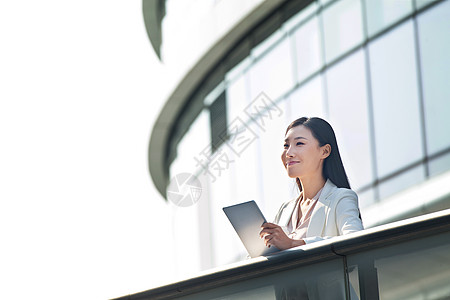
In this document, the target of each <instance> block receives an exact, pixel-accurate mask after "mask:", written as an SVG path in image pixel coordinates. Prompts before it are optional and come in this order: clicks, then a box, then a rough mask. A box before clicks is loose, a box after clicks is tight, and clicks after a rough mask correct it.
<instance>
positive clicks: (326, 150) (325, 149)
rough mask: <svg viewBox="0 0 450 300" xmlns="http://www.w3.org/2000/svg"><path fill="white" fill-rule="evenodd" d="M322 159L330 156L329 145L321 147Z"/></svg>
mask: <svg viewBox="0 0 450 300" xmlns="http://www.w3.org/2000/svg"><path fill="white" fill-rule="evenodd" d="M321 148H322V158H323V159H325V158H327V157H328V156H330V154H331V146H330V144H326V145H323V146H322V147H321Z"/></svg>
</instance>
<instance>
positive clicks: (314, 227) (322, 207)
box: [306, 179, 336, 237]
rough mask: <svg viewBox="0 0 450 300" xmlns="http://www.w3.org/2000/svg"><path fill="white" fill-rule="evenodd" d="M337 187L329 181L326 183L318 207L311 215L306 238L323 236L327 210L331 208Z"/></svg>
mask: <svg viewBox="0 0 450 300" xmlns="http://www.w3.org/2000/svg"><path fill="white" fill-rule="evenodd" d="M335 188H336V186H335V185H334V184H333V183H332V182H331V181H330V180H329V179H328V180H327V181H326V182H325V185H324V187H323V190H322V193H321V194H320V197H319V199H318V200H317V203H316V206H315V207H314V210H313V212H312V214H311V219H310V221H309V226H308V230H307V232H306V237H312V236H322V232H323V229H324V228H325V219H326V216H327V213H328V212H327V210H328V208H329V203H330V199H329V196H330V195H331V194H332V192H333V190H334V189H335Z"/></svg>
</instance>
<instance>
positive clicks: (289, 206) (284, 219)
mask: <svg viewBox="0 0 450 300" xmlns="http://www.w3.org/2000/svg"><path fill="white" fill-rule="evenodd" d="M296 203H297V199H294V200H291V201H289V202H288V203H286V205H285V206H284V207H283V212H290V213H283V212H282V213H281V216H280V220H278V222H276V223H277V224H280V225H281V226H287V225H288V224H289V221H290V220H291V218H292V214H293V213H294V208H295V204H296Z"/></svg>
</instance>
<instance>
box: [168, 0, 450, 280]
mask: <svg viewBox="0 0 450 300" xmlns="http://www.w3.org/2000/svg"><path fill="white" fill-rule="evenodd" d="M449 28H450V1H438V2H435V1H419V0H416V1H412V0H411V1H407V0H404V1H388V0H383V1H370V0H339V1H336V0H335V1H332V0H330V1H325V0H321V1H314V2H313V3H311V4H310V5H309V6H308V7H307V8H305V9H304V10H302V11H300V12H298V14H297V15H294V16H293V17H292V18H291V19H290V20H288V21H287V22H286V23H284V24H283V25H282V26H281V27H280V28H275V29H274V33H273V34H272V35H271V36H270V37H269V38H268V39H266V40H265V41H263V42H262V43H261V44H260V45H258V46H257V47H255V48H254V49H252V50H251V51H250V55H249V56H248V57H246V58H245V59H244V60H242V62H241V63H239V64H238V65H237V66H235V67H233V68H232V69H230V70H228V72H227V73H226V75H225V76H224V78H223V81H222V82H221V89H222V91H223V93H219V94H220V95H222V97H223V95H224V96H225V101H226V110H227V111H226V114H227V118H226V120H227V122H228V130H229V129H230V128H237V129H236V130H235V131H230V132H228V134H227V135H226V136H223V144H222V146H221V147H220V148H219V149H218V150H217V151H218V153H220V154H221V155H223V156H220V155H217V154H216V155H215V157H221V158H222V160H221V162H222V169H217V168H212V167H211V166H212V165H209V166H206V167H205V165H198V164H195V161H194V160H193V158H194V157H198V156H199V153H200V152H201V151H202V150H203V149H204V148H205V147H208V146H209V145H210V144H211V141H210V138H209V134H210V131H208V130H207V128H205V126H206V127H207V126H208V125H205V124H206V123H205V120H207V119H208V118H205V117H204V115H209V114H210V103H213V102H214V101H206V102H205V107H204V108H203V111H202V113H201V114H200V116H201V117H200V119H199V121H198V125H195V124H197V122H196V123H195V124H194V125H195V126H192V127H191V128H190V130H188V133H187V134H186V135H185V136H184V138H183V140H182V141H181V142H180V143H179V144H178V151H177V153H178V157H177V158H176V159H175V161H174V162H173V163H172V166H171V168H170V170H171V174H176V173H180V172H185V171H190V172H195V173H196V174H203V175H205V176H209V177H208V178H209V179H210V180H209V184H208V189H209V190H210V192H209V197H210V199H209V200H208V201H210V203H211V205H210V209H211V211H210V216H208V218H209V220H210V223H211V226H212V228H213V232H215V234H216V236H214V238H213V240H214V241H213V243H212V246H211V247H212V251H213V252H214V253H216V255H213V257H216V258H219V257H220V260H215V261H214V262H213V265H218V264H223V263H226V262H231V261H235V260H236V259H237V258H238V257H243V256H245V250H244V249H243V247H241V246H240V245H239V243H236V244H235V245H230V244H229V243H228V242H225V241H224V239H223V238H222V237H224V236H227V238H226V240H227V241H229V240H230V239H229V238H231V239H234V240H237V237H229V232H230V228H228V227H226V228H224V225H223V223H225V224H227V223H228V222H227V220H226V219H225V218H224V216H223V212H222V210H221V208H222V207H224V206H227V205H231V204H235V203H239V202H243V201H248V200H252V199H254V200H256V201H257V202H258V204H259V205H260V206H261V208H262V210H263V213H264V214H265V215H266V217H267V218H268V219H269V220H271V219H272V218H273V217H274V215H275V213H276V211H277V208H278V207H279V206H280V205H281V203H283V202H285V201H286V200H288V199H290V198H291V197H293V196H294V195H295V194H296V189H295V188H296V187H295V183H294V182H293V180H291V179H289V178H288V177H287V176H286V174H285V171H284V167H283V166H282V164H281V160H280V155H281V152H282V148H283V142H282V140H283V138H284V132H285V129H286V127H287V125H288V124H289V123H290V122H291V121H292V120H294V119H296V118H299V117H302V116H319V117H323V118H325V119H327V120H328V121H330V123H331V124H332V126H333V128H334V129H335V131H336V135H337V140H338V144H339V147H340V152H341V155H342V158H343V161H344V166H345V167H346V170H347V173H348V176H349V179H350V184H351V185H352V188H353V189H354V190H356V192H357V193H358V195H359V198H360V200H359V201H360V206H361V208H365V207H370V206H371V205H373V204H376V203H378V202H382V201H383V200H384V199H385V198H387V197H390V196H393V195H395V194H396V193H398V192H400V191H402V190H404V189H407V188H410V187H412V186H413V185H416V184H418V183H421V182H423V181H425V180H427V179H429V178H431V177H432V176H435V175H437V174H440V173H442V172H446V171H449V170H450V158H449V157H450V155H449V153H450V134H449V133H448V131H449V129H450V121H449V120H450V119H449V118H448V116H449V115H450V91H449V89H448V88H447V85H448V82H449V81H448V74H447V72H448V70H450V54H449V53H450V35H449V34H448V29H449ZM250 39H251V37H250ZM261 97H262V98H261ZM264 97H265V98H264ZM213 100H214V99H213ZM255 109H256V110H257V113H254V112H255ZM197 130H199V131H197ZM224 130H225V129H224ZM199 132H201V137H200V135H199ZM240 135H245V139H244V138H241V136H240ZM213 139H214V137H213ZM231 141H232V142H231ZM236 141H237V142H236ZM232 143H234V144H233V145H232ZM194 145H195V147H194ZM202 147H203V148H202ZM236 147H238V148H239V149H236ZM180 149H183V151H181V150H180ZM184 149H189V151H187V152H185V150H184ZM181 153H184V154H182V155H180V154H181ZM211 155H212V156H214V154H211ZM225 156H226V157H225ZM180 160H183V161H182V162H180ZM193 164H195V166H194V167H193ZM186 167H187V168H188V169H187V170H186ZM192 168H193V169H192ZM225 232H227V233H225ZM233 249H234V250H233ZM213 260H214V259H213ZM387 289H388V288H387Z"/></svg>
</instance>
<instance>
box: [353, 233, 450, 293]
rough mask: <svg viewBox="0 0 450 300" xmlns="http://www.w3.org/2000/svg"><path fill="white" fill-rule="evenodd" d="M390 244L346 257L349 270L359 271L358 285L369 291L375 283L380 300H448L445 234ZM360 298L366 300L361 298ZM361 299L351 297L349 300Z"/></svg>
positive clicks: (449, 238) (448, 238)
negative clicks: (364, 286) (376, 281)
mask: <svg viewBox="0 0 450 300" xmlns="http://www.w3.org/2000/svg"><path fill="white" fill-rule="evenodd" d="M391 244H392V245H390V246H385V247H380V248H372V250H369V251H366V252H360V253H357V254H353V255H349V256H347V263H348V266H349V270H351V271H353V270H355V268H357V270H358V273H359V280H358V277H357V278H355V279H356V280H358V281H359V284H361V285H364V284H365V285H366V288H368V289H370V288H371V287H373V286H374V284H376V283H375V282H373V281H372V280H378V291H379V299H383V300H400V299H403V300H406V299H408V300H412V299H434V300H437V299H449V297H450V286H449V284H448V283H449V282H450V272H449V270H450V251H448V249H449V246H450V234H449V233H448V232H445V233H441V234H430V235H428V236H427V237H425V238H420V239H410V240H409V241H406V242H402V243H395V242H392V243H391ZM363 274H364V275H363ZM353 278H354V276H350V280H352V279H353ZM354 282H355V281H354V280H352V282H351V283H352V286H355V285H354ZM359 284H358V285H359ZM375 286H376V285H375ZM360 290H362V287H360ZM366 296H369V297H370V296H373V295H371V294H367V293H366ZM360 298H361V299H365V298H364V295H361V297H360ZM360 298H358V297H355V298H354V297H353V295H352V298H351V299H360ZM366 299H367V298H366ZM377 299H378V298H377Z"/></svg>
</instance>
